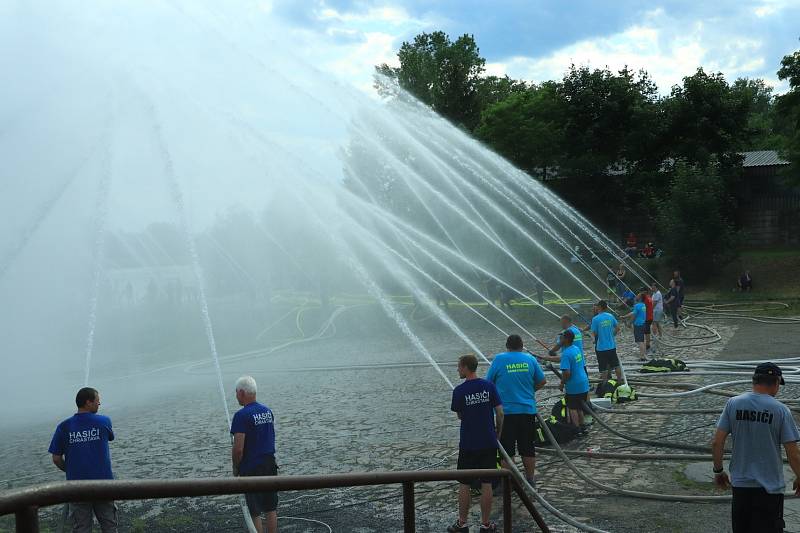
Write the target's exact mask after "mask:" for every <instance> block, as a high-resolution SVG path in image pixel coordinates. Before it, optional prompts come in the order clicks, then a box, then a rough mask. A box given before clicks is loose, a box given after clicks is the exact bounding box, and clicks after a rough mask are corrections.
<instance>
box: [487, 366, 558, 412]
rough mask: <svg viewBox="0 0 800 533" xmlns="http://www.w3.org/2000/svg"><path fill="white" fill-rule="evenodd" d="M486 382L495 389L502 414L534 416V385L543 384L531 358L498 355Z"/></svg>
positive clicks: (538, 370)
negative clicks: (490, 383) (501, 404)
mask: <svg viewBox="0 0 800 533" xmlns="http://www.w3.org/2000/svg"><path fill="white" fill-rule="evenodd" d="M486 379H487V380H489V381H491V382H492V383H494V384H495V385H496V386H497V392H499V393H500V399H501V400H502V401H503V411H504V412H505V414H507V415H535V414H536V389H535V388H534V383H540V382H541V381H542V380H544V372H543V371H542V367H540V366H539V363H538V362H537V361H536V358H535V357H533V356H532V355H530V354H527V353H524V352H504V353H499V354H497V355H495V356H494V360H493V361H492V364H491V366H489V371H488V372H487V373H486Z"/></svg>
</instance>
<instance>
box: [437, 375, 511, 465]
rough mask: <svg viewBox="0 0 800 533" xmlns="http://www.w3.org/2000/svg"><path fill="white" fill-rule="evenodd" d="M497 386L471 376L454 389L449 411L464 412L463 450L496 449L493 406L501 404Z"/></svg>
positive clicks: (461, 441) (460, 442)
mask: <svg viewBox="0 0 800 533" xmlns="http://www.w3.org/2000/svg"><path fill="white" fill-rule="evenodd" d="M502 403H503V402H501V401H500V395H499V394H498V393H497V388H496V387H495V386H494V383H492V382H491V381H486V380H485V379H481V378H477V379H468V380H466V381H465V382H464V383H462V384H461V385H459V386H458V387H456V388H455V389H453V400H452V402H451V403H450V410H451V411H455V412H456V413H461V440H460V441H459V444H458V447H459V448H461V449H462V450H486V449H489V448H497V433H496V431H495V427H494V408H495V406H498V405H502Z"/></svg>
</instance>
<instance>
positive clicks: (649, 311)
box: [642, 288, 653, 354]
mask: <svg viewBox="0 0 800 533" xmlns="http://www.w3.org/2000/svg"><path fill="white" fill-rule="evenodd" d="M642 294H644V298H642V301H643V302H644V307H645V311H646V313H645V321H644V351H645V353H646V354H649V353H650V327H651V326H652V325H653V298H652V295H651V293H650V289H648V288H644V289H642Z"/></svg>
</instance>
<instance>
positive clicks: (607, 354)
mask: <svg viewBox="0 0 800 533" xmlns="http://www.w3.org/2000/svg"><path fill="white" fill-rule="evenodd" d="M597 366H598V368H599V369H600V372H605V371H606V370H611V369H613V368H617V367H618V366H619V357H617V349H616V348H612V349H610V350H600V351H599V352H597Z"/></svg>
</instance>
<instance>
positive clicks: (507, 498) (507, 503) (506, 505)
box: [503, 476, 511, 533]
mask: <svg viewBox="0 0 800 533" xmlns="http://www.w3.org/2000/svg"><path fill="white" fill-rule="evenodd" d="M503 532H504V533H511V476H504V477H503Z"/></svg>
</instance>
